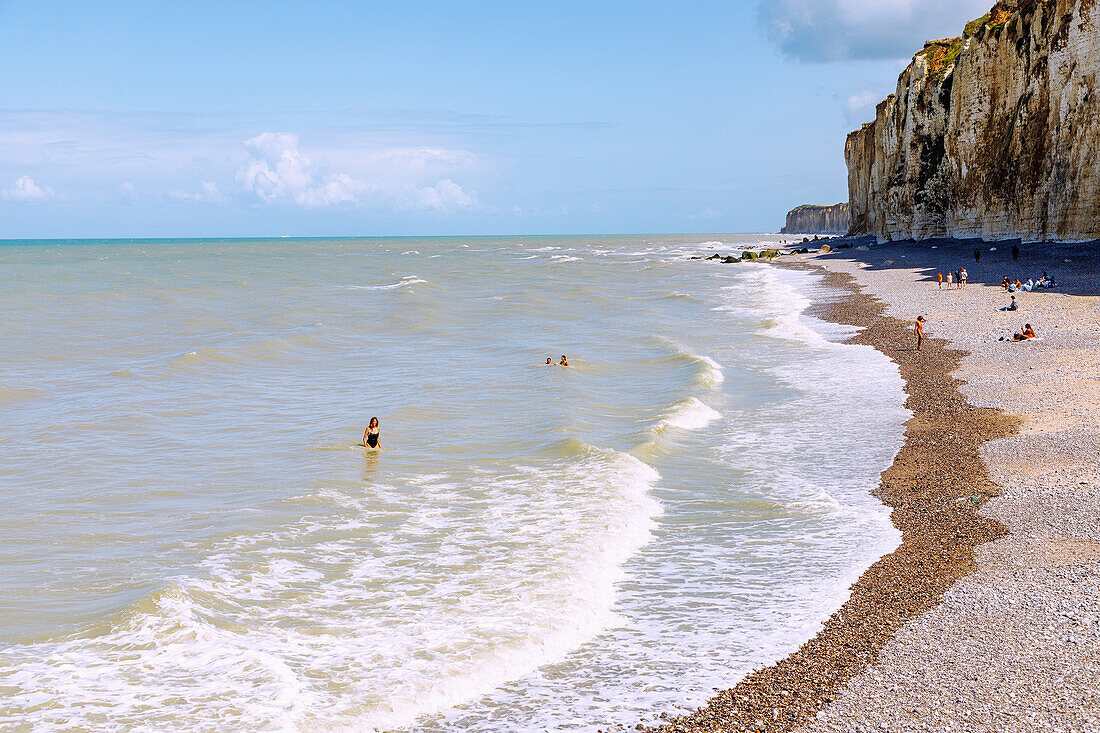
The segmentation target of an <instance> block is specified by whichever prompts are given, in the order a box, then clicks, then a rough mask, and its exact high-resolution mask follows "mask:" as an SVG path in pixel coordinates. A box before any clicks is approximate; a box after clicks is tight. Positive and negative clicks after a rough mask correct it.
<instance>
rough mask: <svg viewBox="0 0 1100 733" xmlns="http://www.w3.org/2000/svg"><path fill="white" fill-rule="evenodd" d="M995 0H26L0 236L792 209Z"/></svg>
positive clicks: (487, 223) (752, 213)
mask: <svg viewBox="0 0 1100 733" xmlns="http://www.w3.org/2000/svg"><path fill="white" fill-rule="evenodd" d="M991 4H992V3H991V0H770V1H769V0H764V1H763V2H758V1H757V0H742V1H738V0H730V1H727V2H692V1H691V0H685V1H680V2H645V1H642V2H596V1H594V0H589V1H588V2H571V1H569V0H564V1H559V2H554V3H537V4H536V3H530V2H476V1H473V2H468V3H457V2H418V1H416V0H411V1H405V2H400V3H396V2H387V3H375V2H311V3H307V2H279V1H278V0H274V1H271V2H233V1H232V0H222V1H221V2H202V1H201V0H197V1H194V2H187V3H159V2H153V3H149V2H144V3H141V2H112V1H110V0H105V1H101V2H96V3H88V2H51V1H50V0H35V1H28V2H21V1H12V0H8V1H6V2H5V1H4V0H0V63H2V64H3V66H4V68H5V69H7V72H8V73H6V74H5V75H3V77H0V237H5V238H18V237H104V236H121V237H131V236H134V237H136V236H271V235H282V234H289V235H303V236H304V235H345V234H347V235H383V234H514V233H532V234H538V233H547V234H553V233H600V232H608V233H616V232H621V233H634V232H654V233H656V232H734V231H774V230H776V229H777V228H778V227H780V226H781V225H782V223H783V216H784V214H785V212H786V211H787V209H789V208H791V207H793V206H795V205H797V204H801V203H808V202H813V203H834V202H837V201H843V200H846V198H847V178H846V171H845V167H844V160H843V146H844V138H845V135H846V134H847V132H848V131H849V130H850V129H853V128H854V127H856V126H858V124H859V123H860V122H863V121H868V120H870V118H871V114H872V113H873V105H874V102H875V101H877V100H878V99H880V98H881V97H883V96H885V94H887V93H889V92H891V91H892V90H893V87H894V85H895V83H896V77H897V74H898V73H899V71H900V70H901V69H902V68H903V67H904V64H905V61H906V59H907V58H908V56H910V55H911V54H912V53H914V52H915V51H917V50H919V48H920V47H921V45H922V44H923V41H924V40H926V39H930V38H936V37H943V36H948V35H953V34H956V33H958V32H959V30H960V29H961V27H962V23H963V22H965V20H966V19H968V18H971V17H976V16H978V15H981V14H982V13H983V12H984V11H985V10H986V9H987V7H986V6H987V5H991Z"/></svg>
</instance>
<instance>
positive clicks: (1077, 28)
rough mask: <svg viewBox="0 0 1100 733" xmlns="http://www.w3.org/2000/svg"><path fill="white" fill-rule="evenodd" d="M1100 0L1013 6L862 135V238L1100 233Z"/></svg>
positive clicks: (912, 82) (853, 170)
mask: <svg viewBox="0 0 1100 733" xmlns="http://www.w3.org/2000/svg"><path fill="white" fill-rule="evenodd" d="M1098 75H1100V11H1098V10H1097V9H1096V0H1001V2H998V3H997V4H996V6H994V8H993V9H992V11H990V13H989V14H988V15H986V16H985V17H983V18H979V19H977V20H975V21H973V22H971V23H969V24H967V26H966V29H965V30H964V32H963V35H962V36H960V37H959V38H951V39H945V40H939V41H931V42H929V43H927V44H926V45H925V47H924V49H923V50H922V51H921V52H920V53H918V54H917V55H916V56H915V57H914V58H913V61H912V63H910V64H909V66H908V68H906V69H905V71H904V72H903V73H902V74H901V76H900V78H899V79H898V87H897V93H896V94H893V95H891V96H890V97H888V98H887V99H886V100H885V101H883V102H881V103H880V104H879V105H878V108H877V114H876V118H875V121H874V122H871V123H869V124H866V125H864V126H863V128H862V129H860V130H857V131H856V132H853V133H852V134H851V135H849V136H848V141H847V145H846V146H845V158H846V160H847V163H848V189H849V196H850V198H849V200H850V202H851V207H852V230H851V233H852V234H873V235H875V236H876V237H878V239H879V240H898V239H918V240H919V239H927V238H932V237H957V238H978V237H980V238H984V239H1015V238H1020V239H1023V240H1025V241H1042V240H1065V241H1087V240H1095V239H1100V89H1098V88H1097V81H1098Z"/></svg>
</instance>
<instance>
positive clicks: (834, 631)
mask: <svg viewBox="0 0 1100 733" xmlns="http://www.w3.org/2000/svg"><path fill="white" fill-rule="evenodd" d="M837 244H838V242H836V241H834V242H833V243H832V247H833V251H832V252H828V253H818V252H814V253H811V254H803V255H797V256H791V257H784V258H782V259H780V260H779V261H778V262H779V263H780V266H789V267H800V268H814V269H819V270H820V271H822V272H823V273H824V275H825V277H824V281H823V284H824V287H823V288H822V289H821V293H820V295H819V303H818V306H817V311H818V312H817V315H819V316H821V317H824V318H827V319H830V320H835V321H838V322H844V323H849V324H852V325H856V326H860V327H861V329H862V331H861V332H860V334H859V335H857V336H856V337H855V338H854V339H853V341H855V342H857V343H864V344H870V345H873V346H875V347H876V348H877V349H879V350H880V351H882V352H883V353H885V354H887V355H888V356H890V357H891V358H892V359H893V360H894V361H895V362H897V363H898V365H899V367H900V369H901V372H902V376H903V378H904V379H905V380H906V384H907V387H906V391H907V393H908V395H909V401H908V403H907V407H908V408H909V409H910V410H912V411H913V414H914V417H913V419H912V420H911V421H910V423H909V425H908V430H907V436H906V438H907V440H906V445H905V447H904V448H903V449H902V451H901V452H900V453H899V454H898V457H897V459H896V460H895V462H894V465H893V466H892V467H891V468H890V469H888V470H887V471H886V472H885V473H884V474H883V477H882V484H881V486H880V488H879V491H878V495H879V497H880V498H881V499H882V501H883V502H884V503H886V504H887V505H889V506H890V507H891V508H892V509H893V517H892V518H893V521H894V523H895V525H896V526H898V528H899V529H901V530H902V533H903V542H902V545H901V547H899V549H898V550H897V551H895V552H894V553H892V554H891V555H888V556H886V557H884V558H883V559H882V560H880V561H879V562H878V563H876V564H875V565H874V566H872V567H871V568H870V569H869V570H868V571H867V572H866V573H865V574H864V575H863V577H862V578H861V579H860V580H859V581H858V583H857V584H856V585H855V586H853V588H852V596H851V599H850V600H849V601H848V603H846V604H845V606H844V607H843V608H841V609H840V610H839V611H838V612H837V613H836V614H834V615H833V616H832V618H830V620H829V621H828V622H827V623H826V624H825V625H824V627H823V628H822V629H821V631H820V632H819V633H818V634H817V635H816V636H815V637H814V638H813V639H812V640H810V641H809V642H807V643H806V644H804V645H803V646H802V647H801V648H800V649H799V650H798V651H797V652H795V653H794V654H792V655H790V656H789V657H787V658H785V659H783V660H781V661H780V662H778V663H777V664H775V665H773V666H770V667H765V668H762V669H760V670H757V671H756V672H754V673H753V674H751V675H749V676H748V677H746V678H745V679H743V680H741V681H740V682H738V683H737V684H736V685H735V686H734V687H733V688H731V689H729V690H725V691H722V692H719V693H718V695H717V696H716V697H715V698H714V699H713V700H712V701H711V702H710V703H709V704H708V705H707V706H706V707H704V708H701V709H700V710H698V711H696V712H694V713H692V714H689V715H686V716H684V717H681V718H677V719H672V720H669V721H668V722H667V723H666V724H665V725H663V726H662V727H661V730H662V731H668V732H670V733H679V732H681V731H683V732H686V731H703V730H706V731H717V730H723V731H740V730H767V731H790V730H804V731H814V732H815V733H816V732H820V733H825V732H830V733H831V732H840V731H844V732H847V731H872V730H874V731H879V730H888V731H941V730H953V731H1036V730H1043V731H1100V683H1098V682H1097V680H1100V522H1098V520H1100V409H1098V408H1100V350H1098V346H1100V298H1097V297H1096V296H1097V295H1100V283H1098V281H1097V280H1098V278H1097V275H1098V274H1100V247H1098V246H1097V245H1095V244H1093V245H1087V244H1086V245H1080V244H1078V245H1073V244H1029V245H1021V246H1020V251H1019V258H1018V261H1015V260H1014V259H1013V257H1012V254H1011V250H1012V246H1013V243H1007V244H1003V243H1002V244H990V243H975V242H973V241H971V242H964V241H938V242H922V243H891V244H884V245H878V244H875V243H873V242H871V241H867V240H862V241H860V240H856V241H854V242H850V243H849V244H850V245H851V246H849V247H846V248H843V249H839V248H837ZM975 249H978V250H979V252H978V259H977V261H976V260H975V254H974V251H975ZM960 267H965V268H966V269H967V270H968V272H969V281H968V284H967V285H966V286H965V287H963V288H955V287H951V288H949V287H948V285H947V284H946V283H944V284H943V285H942V286H941V285H940V284H939V283H938V274H939V273H944V274H945V275H946V273H947V272H948V271H955V270H957V269H959V268H960ZM1043 272H1048V273H1050V274H1051V275H1052V276H1053V277H1054V278H1055V280H1056V282H1057V283H1058V287H1056V288H1054V289H1050V290H1041V291H1037V292H1024V293H1017V294H1016V296H1017V300H1018V301H1019V303H1020V307H1019V310H1017V311H1014V312H1011V311H1003V310H1001V308H1003V307H1004V306H1006V305H1007V304H1008V301H1009V295H1008V294H1007V293H1005V292H1004V291H1003V290H1002V288H1001V287H1000V282H1001V278H1002V277H1003V276H1006V275H1007V276H1008V277H1010V278H1012V279H1015V278H1017V277H1019V278H1020V279H1021V280H1026V279H1027V278H1028V277H1038V276H1039V275H1041V274H1042V273H1043ZM918 315H923V316H924V317H925V319H927V324H926V327H925V331H926V334H927V336H928V338H926V340H925V345H924V348H923V349H922V350H921V351H919V352H918V351H916V349H915V348H914V347H915V338H914V337H913V328H912V324H913V321H914V320H915V319H916V317H917V316H918ZM1025 322H1026V323H1031V324H1032V325H1033V326H1034V328H1035V330H1036V332H1037V334H1038V338H1037V339H1035V340H1032V341H1028V342H1024V343H1010V342H1006V341H1003V340H1001V339H1002V338H1004V337H1011V336H1012V334H1013V333H1014V332H1016V331H1019V330H1021V329H1022V327H1023V325H1024V323H1025Z"/></svg>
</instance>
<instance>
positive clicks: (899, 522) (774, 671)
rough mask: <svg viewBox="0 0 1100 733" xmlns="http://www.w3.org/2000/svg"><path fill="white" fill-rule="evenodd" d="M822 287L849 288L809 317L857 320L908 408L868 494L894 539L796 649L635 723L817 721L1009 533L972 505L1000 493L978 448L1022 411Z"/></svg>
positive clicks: (780, 726) (762, 726)
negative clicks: (665, 716)
mask: <svg viewBox="0 0 1100 733" xmlns="http://www.w3.org/2000/svg"><path fill="white" fill-rule="evenodd" d="M825 284H826V285H827V286H831V287H835V288H840V289H843V290H844V291H847V292H848V295H847V297H844V298H841V299H839V300H836V301H835V302H830V303H822V304H819V305H818V306H816V313H815V315H818V316H819V317H823V318H826V319H828V320H831V321H834V322H837V323H845V324H850V325H853V326H858V327H860V328H861V329H862V330H861V332H860V333H859V334H858V335H856V336H855V337H853V338H852V339H851V342H852V343H858V344H866V345H870V346H873V347H874V348H876V349H878V350H879V351H881V352H883V353H884V354H886V355H887V356H889V357H890V358H891V359H893V360H894V361H895V362H896V363H897V364H898V365H899V368H900V370H901V375H902V377H903V379H904V380H905V384H906V387H905V389H906V393H907V395H908V399H907V401H906V407H907V408H908V409H909V410H911V411H912V412H913V417H912V419H911V420H910V421H909V422H908V423H907V425H906V441H905V445H904V446H903V447H902V449H901V451H900V452H899V454H898V456H897V458H896V459H895V461H894V463H893V465H891V466H890V467H889V468H888V469H887V470H886V471H885V472H883V474H882V480H881V484H880V486H879V488H878V490H877V491H876V495H877V496H878V497H879V498H880V499H881V500H882V501H883V503H884V504H886V505H887V506H889V507H891V508H892V510H893V511H892V515H891V517H892V520H893V522H894V524H895V526H897V527H898V529H899V530H900V531H901V533H902V544H901V546H900V547H899V548H898V549H897V550H896V551H895V552H893V553H891V554H890V555H887V556H886V557H884V558H882V559H881V560H879V561H878V562H877V563H875V564H874V565H872V566H871V568H869V569H868V570H867V572H866V573H864V575H863V576H862V577H861V578H860V579H859V581H857V582H856V584H855V585H854V586H853V587H852V596H851V598H850V599H849V600H848V602H847V603H845V604H844V606H843V607H842V608H841V609H840V610H839V611H837V612H836V613H835V614H833V616H832V617H831V618H830V619H829V620H828V621H827V622H826V623H825V625H824V627H823V628H822V630H821V631H820V632H819V633H818V634H817V636H815V637H814V638H813V639H811V640H810V641H808V642H806V644H804V645H803V646H802V647H801V648H800V649H799V650H798V651H796V652H795V653H793V654H791V655H790V656H788V657H786V658H785V659H783V660H781V661H780V662H778V663H776V664H775V665H772V666H770V667H765V668H763V669H761V670H758V671H756V672H753V673H752V674H750V675H749V676H747V677H746V678H745V679H743V680H742V681H741V682H739V683H738V684H737V685H735V686H734V687H733V688H732V689H730V690H726V691H724V692H722V693H721V694H719V695H718V696H717V697H715V698H713V699H712V700H711V701H710V702H709V703H708V704H707V706H706V707H703V708H701V709H699V710H698V711H696V712H694V713H691V714H688V715H685V716H683V717H680V718H675V719H672V720H670V721H668V722H667V723H665V724H663V725H661V726H660V727H659V728H656V729H647V728H645V727H644V726H639V727H638V729H643V730H660V731H662V732H663V733H688V732H695V731H769V732H771V731H791V730H795V729H797V728H799V727H800V726H803V725H805V724H807V723H809V722H811V721H813V720H814V719H815V716H817V714H818V713H819V712H820V711H822V710H823V708H825V707H826V706H827V705H829V703H830V702H832V701H833V700H834V699H835V698H836V697H837V696H839V695H840V694H841V692H842V691H843V689H844V688H845V686H846V685H847V684H848V682H849V681H850V680H852V679H853V677H855V676H856V675H858V674H859V673H860V672H863V671H864V670H866V669H867V668H868V667H869V665H871V664H873V663H874V661H875V660H876V659H877V657H878V655H879V653H880V651H881V650H882V648H883V647H884V645H885V644H886V643H887V642H888V641H889V640H890V638H891V637H892V636H893V635H894V634H895V633H896V632H897V631H898V630H899V629H900V628H901V627H902V626H903V625H904V624H905V623H906V622H907V621H909V620H910V619H913V618H915V617H917V616H919V615H920V614H922V613H924V612H925V611H927V610H929V609H930V608H932V607H934V606H935V605H936V604H937V603H938V602H939V601H940V599H941V598H942V597H943V595H944V593H945V591H947V589H948V588H950V587H951V585H952V584H953V583H955V582H956V581H957V580H958V579H959V578H961V577H963V576H965V575H966V574H968V573H970V572H972V571H973V570H974V569H975V567H976V563H975V556H974V552H975V548H976V547H977V546H978V545H980V544H981V543H984V542H989V541H991V540H996V539H998V538H1000V537H1003V536H1004V535H1005V528H1004V526H1003V525H1001V524H1000V523H999V522H997V521H994V520H991V519H987V518H985V517H983V516H981V515H980V514H978V509H979V508H980V507H981V506H982V505H983V504H984V503H985V502H986V500H987V499H988V498H989V497H991V496H995V495H996V494H997V491H998V487H997V485H996V484H995V483H994V482H993V481H992V480H991V479H990V478H989V476H988V475H987V473H986V470H985V466H984V464H983V462H982V461H981V460H980V457H979V450H980V448H981V446H982V445H983V444H984V443H986V442H987V441H989V440H993V439H996V438H1004V437H1007V436H1011V435H1013V434H1014V433H1015V431H1016V429H1017V426H1018V425H1019V423H1020V420H1019V419H1018V418H1016V417H1014V416H1010V415H1008V414H1005V413H1003V412H1001V411H999V410H995V409H990V408H982V407H976V406H974V405H972V404H970V403H969V402H968V401H967V399H966V398H965V397H964V396H963V394H962V393H961V392H960V390H959V387H960V384H961V382H960V381H959V380H958V379H956V378H955V377H953V376H952V372H954V371H955V370H956V369H957V368H958V367H959V364H960V362H961V359H962V357H963V353H962V352H960V351H958V350H955V349H951V348H948V347H947V345H946V342H945V341H943V340H941V339H936V338H928V339H926V340H925V343H924V347H923V348H922V350H921V351H919V352H918V351H917V350H916V349H915V339H914V337H913V333H912V327H911V324H910V323H909V322H907V321H901V320H898V319H896V318H892V317H889V316H887V315H885V306H884V304H883V303H882V302H880V301H878V300H876V299H874V298H872V297H870V296H868V295H865V294H863V293H862V292H860V290H859V289H858V287H857V286H856V284H855V281H854V279H853V278H852V277H851V276H850V275H847V274H841V273H835V272H827V273H826V274H825ZM807 378H811V379H812V378H813V377H812V375H807Z"/></svg>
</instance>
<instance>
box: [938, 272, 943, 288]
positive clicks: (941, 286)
mask: <svg viewBox="0 0 1100 733" xmlns="http://www.w3.org/2000/svg"><path fill="white" fill-rule="evenodd" d="M937 274H938V275H939V277H940V290H943V273H942V272H940V273H937Z"/></svg>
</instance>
